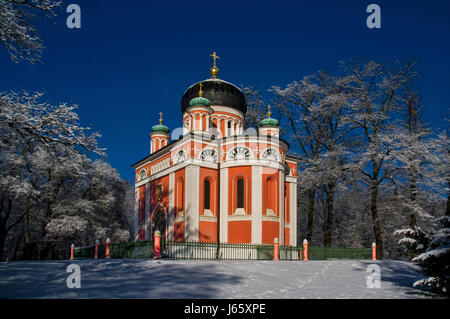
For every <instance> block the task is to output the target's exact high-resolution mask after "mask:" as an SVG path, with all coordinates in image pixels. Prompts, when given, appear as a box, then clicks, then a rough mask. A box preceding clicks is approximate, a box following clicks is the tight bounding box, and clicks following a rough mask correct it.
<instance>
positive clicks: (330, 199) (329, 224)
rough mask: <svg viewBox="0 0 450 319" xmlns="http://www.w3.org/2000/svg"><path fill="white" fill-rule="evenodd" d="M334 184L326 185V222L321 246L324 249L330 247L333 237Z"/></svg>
mask: <svg viewBox="0 0 450 319" xmlns="http://www.w3.org/2000/svg"><path fill="white" fill-rule="evenodd" d="M335 188H336V184H335V183H332V184H328V193H327V198H326V205H327V208H326V209H327V221H326V225H325V232H324V237H323V245H324V246H325V247H330V246H331V240H332V236H333V221H334V191H335Z"/></svg>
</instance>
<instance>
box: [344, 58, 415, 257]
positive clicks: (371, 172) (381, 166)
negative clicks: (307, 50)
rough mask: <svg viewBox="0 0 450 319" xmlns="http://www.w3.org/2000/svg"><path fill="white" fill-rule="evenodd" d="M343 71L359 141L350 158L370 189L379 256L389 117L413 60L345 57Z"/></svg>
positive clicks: (388, 177)
mask: <svg viewBox="0 0 450 319" xmlns="http://www.w3.org/2000/svg"><path fill="white" fill-rule="evenodd" d="M343 65H344V72H345V74H347V80H348V92H349V94H351V100H350V103H349V107H350V110H351V111H350V117H349V120H351V121H352V122H353V123H354V124H355V125H356V126H357V127H358V130H357V131H356V132H357V133H358V137H360V138H359V142H360V144H359V145H357V146H355V147H353V148H352V151H353V153H354V159H353V162H354V164H355V173H357V174H358V175H359V178H358V180H359V181H360V182H362V183H364V184H365V185H367V187H368V188H369V189H370V212H371V216H372V221H373V232H374V236H375V241H376V244H377V258H380V259H381V258H382V256H383V236H382V233H383V230H382V225H381V219H380V212H379V205H378V196H379V191H380V185H381V183H383V182H385V181H389V182H394V178H393V175H392V169H394V167H393V166H389V165H388V164H390V163H391V161H392V160H393V158H392V150H393V147H394V145H393V144H394V142H395V134H396V132H397V128H398V127H397V125H396V123H395V122H394V121H393V118H394V114H395V112H397V111H398V109H399V105H400V103H401V97H402V94H403V92H404V89H405V87H406V84H407V83H408V82H409V81H411V80H412V79H414V78H415V77H417V72H416V71H415V62H414V61H408V62H406V63H401V62H396V63H394V64H392V65H388V64H385V63H377V62H374V61H369V62H360V61H355V60H353V61H349V62H346V63H345V64H343Z"/></svg>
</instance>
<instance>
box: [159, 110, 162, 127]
mask: <svg viewBox="0 0 450 319" xmlns="http://www.w3.org/2000/svg"><path fill="white" fill-rule="evenodd" d="M162 116H163V113H162V112H159V124H162V121H163V119H162Z"/></svg>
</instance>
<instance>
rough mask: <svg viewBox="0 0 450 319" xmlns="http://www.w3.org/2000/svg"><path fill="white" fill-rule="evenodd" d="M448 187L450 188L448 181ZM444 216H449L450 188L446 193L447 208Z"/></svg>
mask: <svg viewBox="0 0 450 319" xmlns="http://www.w3.org/2000/svg"><path fill="white" fill-rule="evenodd" d="M448 188H449V189H450V182H449V183H448ZM445 216H450V190H449V192H448V194H447V209H446V210H445Z"/></svg>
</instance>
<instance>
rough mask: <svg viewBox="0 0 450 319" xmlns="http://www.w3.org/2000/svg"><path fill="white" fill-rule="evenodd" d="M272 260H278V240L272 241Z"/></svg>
mask: <svg viewBox="0 0 450 319" xmlns="http://www.w3.org/2000/svg"><path fill="white" fill-rule="evenodd" d="M273 260H279V258H278V238H277V237H275V238H274V239H273Z"/></svg>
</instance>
